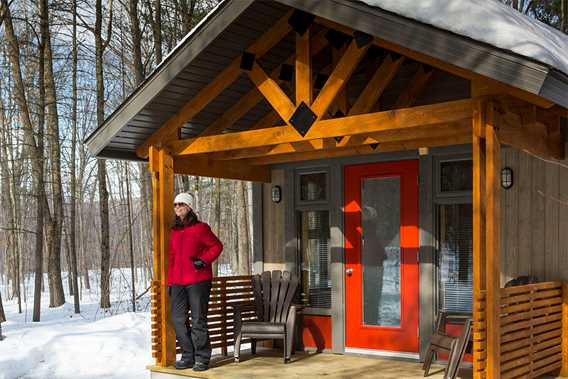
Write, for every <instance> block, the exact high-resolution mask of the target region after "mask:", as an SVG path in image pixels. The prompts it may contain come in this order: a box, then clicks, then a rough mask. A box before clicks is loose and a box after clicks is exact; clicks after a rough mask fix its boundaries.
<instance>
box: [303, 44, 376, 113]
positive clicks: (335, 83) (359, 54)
mask: <svg viewBox="0 0 568 379" xmlns="http://www.w3.org/2000/svg"><path fill="white" fill-rule="evenodd" d="M368 48H369V45H365V46H362V47H358V46H357V43H356V41H355V40H353V41H351V43H350V45H349V47H348V48H347V50H346V51H345V53H344V54H343V56H342V57H341V59H340V60H339V62H338V63H337V65H336V66H335V68H334V69H333V71H332V72H331V75H330V76H329V78H328V79H327V81H326V82H325V84H324V86H323V88H322V89H321V91H320V93H319V94H318V96H317V97H316V99H315V100H314V102H313V104H312V106H311V110H312V111H313V112H314V113H315V114H316V116H317V120H321V119H322V117H323V116H324V114H325V112H326V111H327V110H328V108H329V106H330V105H331V104H332V103H333V101H334V100H335V99H336V97H337V95H338V94H339V93H340V91H341V90H342V89H343V87H344V86H345V84H346V83H347V81H348V80H349V79H350V78H351V75H352V74H353V71H355V69H356V68H357V64H358V63H359V61H360V60H361V59H362V58H363V56H364V55H365V52H366V51H367V49H368Z"/></svg>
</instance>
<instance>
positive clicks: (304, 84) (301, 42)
mask: <svg viewBox="0 0 568 379" xmlns="http://www.w3.org/2000/svg"><path fill="white" fill-rule="evenodd" d="M310 35H311V27H310V28H308V30H307V31H306V32H305V33H304V34H303V35H299V34H298V33H296V64H295V69H296V75H295V79H296V106H298V105H300V103H301V102H304V103H305V104H306V105H308V106H310V105H311V104H312V96H313V86H312V56H311V49H310ZM286 121H287V120H286Z"/></svg>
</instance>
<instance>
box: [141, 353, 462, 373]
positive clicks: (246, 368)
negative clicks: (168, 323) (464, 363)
mask: <svg viewBox="0 0 568 379" xmlns="http://www.w3.org/2000/svg"><path fill="white" fill-rule="evenodd" d="M218 359H219V358H218ZM241 359H242V360H241V363H238V364H236V363H233V360H232V358H224V359H220V360H215V361H214V363H213V364H212V368H211V369H209V370H208V371H205V372H199V373H196V372H193V371H192V370H175V369H173V368H171V367H168V368H160V367H156V366H150V367H148V368H149V369H150V370H151V371H152V373H165V374H172V376H170V375H168V376H162V377H158V376H153V377H152V378H164V379H165V378H170V379H173V378H176V376H173V375H179V378H183V377H186V378H187V377H193V378H207V379H245V378H246V379H249V378H271V379H280V378H282V379H284V378H286V379H289V378H308V377H309V378H326V379H340V378H341V379H344V378H352V377H356V378H357V379H371V378H372V379H375V378H378V377H380V378H382V379H395V378H396V379H399V378H407V379H412V378H423V377H424V372H423V371H422V364H421V363H419V362H412V361H406V360H395V359H386V358H379V357H368V356H357V355H335V354H326V353H321V354H317V353H309V354H308V353H299V354H295V355H293V356H292V361H291V363H289V364H284V363H282V357H281V351H279V350H270V351H266V350H264V349H259V350H258V354H257V355H256V356H255V357H253V356H251V355H250V352H245V353H244V354H243V356H242V358H241ZM441 370H442V366H440V365H433V366H432V369H431V372H432V375H430V376H428V377H429V378H432V379H441V378H442V377H443V372H442V371H441ZM308 373H309V374H308ZM379 373H380V374H379ZM458 378H462V379H465V378H468V379H469V378H471V370H470V369H462V370H461V371H460V373H459V375H458Z"/></svg>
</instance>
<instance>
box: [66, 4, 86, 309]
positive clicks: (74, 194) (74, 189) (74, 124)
mask: <svg viewBox="0 0 568 379" xmlns="http://www.w3.org/2000/svg"><path fill="white" fill-rule="evenodd" d="M72 7H73V41H72V44H73V51H72V58H71V65H72V71H73V72H72V84H71V86H72V89H71V101H72V106H71V167H70V170H71V198H70V205H69V207H70V208H71V209H70V213H71V214H70V218H69V223H70V226H69V238H70V240H71V241H70V242H69V244H70V245H71V270H70V271H71V273H72V275H73V304H74V310H75V313H81V306H80V299H79V281H78V279H77V271H78V270H77V238H76V234H75V231H76V228H77V213H76V211H77V204H76V203H77V200H76V199H77V173H76V169H75V153H76V150H77V58H78V50H77V0H73V5H72ZM81 238H83V237H82V236H81Z"/></svg>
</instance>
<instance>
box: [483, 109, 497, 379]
mask: <svg viewBox="0 0 568 379" xmlns="http://www.w3.org/2000/svg"><path fill="white" fill-rule="evenodd" d="M494 116H495V106H494V104H493V103H492V102H489V103H488V104H487V108H486V117H485V149H486V161H485V172H486V182H485V196H486V199H487V200H486V214H485V217H486V222H485V236H486V241H485V245H486V249H485V251H486V258H485V262H486V263H485V264H486V268H485V272H486V275H487V277H486V280H487V294H486V303H485V307H486V308H485V317H486V328H487V329H486V330H487V337H486V338H487V378H488V379H499V378H500V377H501V338H500V337H501V323H500V309H501V187H500V173H501V147H500V142H499V137H498V135H497V129H498V128H499V124H498V118H496V117H494Z"/></svg>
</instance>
